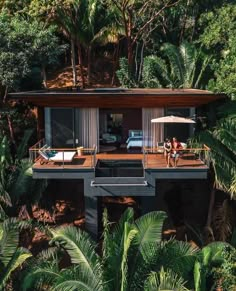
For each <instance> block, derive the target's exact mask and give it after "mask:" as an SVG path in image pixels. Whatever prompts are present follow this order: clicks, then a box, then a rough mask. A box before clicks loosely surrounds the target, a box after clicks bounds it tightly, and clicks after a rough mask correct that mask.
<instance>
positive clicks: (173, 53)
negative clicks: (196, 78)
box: [161, 43, 185, 85]
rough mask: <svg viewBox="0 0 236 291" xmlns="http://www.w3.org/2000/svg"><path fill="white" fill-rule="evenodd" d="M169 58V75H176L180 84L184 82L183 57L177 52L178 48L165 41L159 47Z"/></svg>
mask: <svg viewBox="0 0 236 291" xmlns="http://www.w3.org/2000/svg"><path fill="white" fill-rule="evenodd" d="M161 49H162V50H163V52H164V54H165V56H166V57H167V58H168V60H169V65H170V69H171V75H172V76H176V79H178V81H179V82H180V84H181V85H182V84H184V76H185V72H184V65H183V63H184V62H183V58H182V56H181V55H180V54H179V51H178V48H177V47H176V46H174V45H172V44H170V43H166V44H164V45H163V46H162V48H161Z"/></svg>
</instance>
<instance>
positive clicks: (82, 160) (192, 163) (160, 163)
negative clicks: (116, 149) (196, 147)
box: [33, 153, 207, 171]
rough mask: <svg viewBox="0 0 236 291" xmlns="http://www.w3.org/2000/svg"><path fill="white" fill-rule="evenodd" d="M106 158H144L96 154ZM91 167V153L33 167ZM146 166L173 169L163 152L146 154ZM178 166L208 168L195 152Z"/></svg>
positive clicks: (188, 155) (184, 156)
mask: <svg viewBox="0 0 236 291" xmlns="http://www.w3.org/2000/svg"><path fill="white" fill-rule="evenodd" d="M98 159H104V160H143V154H141V153H140V154H128V153H127V154H112V153H101V154H97V155H96V160H98ZM172 164H173V162H172ZM56 168H58V169H78V170H79V169H80V170H82V169H91V168H93V156H91V155H83V156H75V157H74V159H73V161H72V162H70V163H66V162H65V163H64V164H63V163H62V162H52V161H49V162H48V163H44V164H40V161H37V162H36V163H35V164H34V165H33V169H42V170H43V169H48V170H49V169H54V170H55V169H56ZM145 168H147V169H162V168H163V169H164V168H165V169H166V170H168V169H172V171H173V168H172V167H170V168H166V161H165V157H164V155H163V154H148V155H147V156H146V163H145ZM178 168H182V169H183V168H189V169H197V168H207V166H206V165H205V164H204V163H203V162H202V161H201V160H199V159H196V158H195V156H194V154H184V155H183V156H182V157H180V158H179V161H178V166H177V169H178Z"/></svg>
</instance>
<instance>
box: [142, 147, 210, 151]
mask: <svg viewBox="0 0 236 291" xmlns="http://www.w3.org/2000/svg"><path fill="white" fill-rule="evenodd" d="M144 150H145V151H152V152H153V151H158V150H163V151H164V148H163V147H144ZM172 150H174V151H202V150H203V151H210V150H211V149H210V148H208V147H206V148H204V147H203V148H179V149H172Z"/></svg>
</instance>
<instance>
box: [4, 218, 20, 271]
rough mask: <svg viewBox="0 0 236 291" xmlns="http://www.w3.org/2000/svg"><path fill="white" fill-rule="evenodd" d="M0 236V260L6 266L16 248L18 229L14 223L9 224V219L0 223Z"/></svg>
mask: <svg viewBox="0 0 236 291" xmlns="http://www.w3.org/2000/svg"><path fill="white" fill-rule="evenodd" d="M1 228H2V237H1V241H0V256H1V261H2V263H3V264H4V266H5V267H6V266H7V264H8V263H9V261H10V260H11V258H12V256H13V255H14V253H15V252H16V250H17V247H18V242H19V231H18V228H17V226H16V225H15V224H11V223H10V222H9V220H6V221H4V222H3V223H2V224H1Z"/></svg>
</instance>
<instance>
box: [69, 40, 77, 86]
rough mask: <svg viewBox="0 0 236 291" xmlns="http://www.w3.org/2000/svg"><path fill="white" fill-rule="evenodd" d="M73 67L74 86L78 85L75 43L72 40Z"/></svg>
mask: <svg viewBox="0 0 236 291" xmlns="http://www.w3.org/2000/svg"><path fill="white" fill-rule="evenodd" d="M70 42H71V65H72V72H73V86H76V85H77V72H76V65H75V42H74V40H73V39H72V38H71V40H70Z"/></svg>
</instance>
